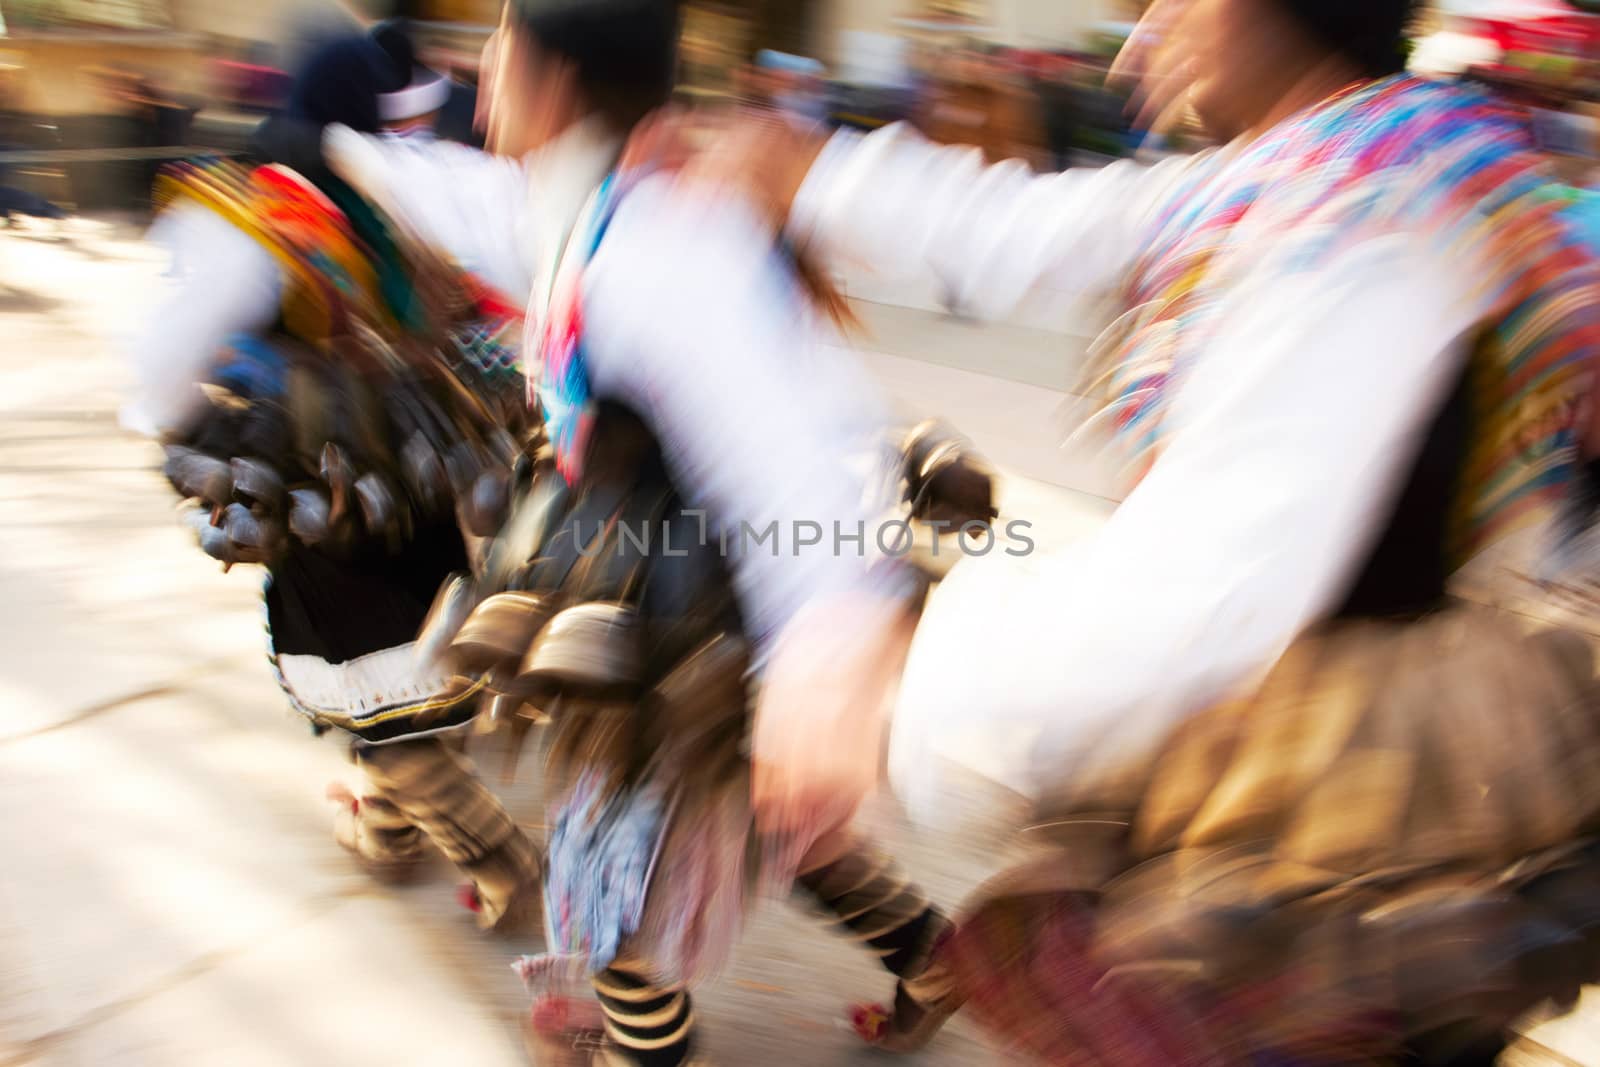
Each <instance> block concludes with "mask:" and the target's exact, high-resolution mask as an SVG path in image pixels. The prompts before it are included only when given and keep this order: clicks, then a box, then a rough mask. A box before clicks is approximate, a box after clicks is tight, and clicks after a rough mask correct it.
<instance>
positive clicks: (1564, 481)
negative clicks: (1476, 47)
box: [1095, 75, 1600, 563]
mask: <svg viewBox="0 0 1600 1067" xmlns="http://www.w3.org/2000/svg"><path fill="white" fill-rule="evenodd" d="M1540 164H1541V161H1540V159H1539V156H1538V154H1537V151H1536V148H1535V145H1534V142H1533V139H1532V136H1531V133H1530V131H1529V129H1528V126H1527V122H1526V119H1525V117H1524V116H1523V115H1522V114H1520V113H1519V112H1517V111H1515V110H1514V109H1512V108H1511V107H1509V106H1508V105H1506V104H1503V103H1501V102H1500V101H1498V100H1496V99H1495V98H1493V97H1492V96H1490V95H1488V94H1486V93H1483V92H1480V91H1477V90H1473V89H1468V88H1463V87H1459V86H1454V85H1447V84H1444V83H1437V82H1431V81H1425V80H1422V79H1418V78H1413V77H1410V76H1404V75H1402V76H1398V77H1395V78H1391V79H1387V80H1384V81H1381V82H1377V83H1373V84H1369V85H1366V86H1363V87H1359V88H1355V89H1352V90H1348V91H1346V92H1345V93H1343V94H1341V95H1339V96H1337V97H1335V98H1334V99H1332V100H1330V101H1328V102H1327V103H1325V104H1323V105H1321V106H1320V107H1317V108H1316V109H1314V110H1312V111H1310V112H1309V113H1307V114H1305V115H1303V116H1302V117H1300V118H1297V119H1294V120H1291V121H1290V122H1288V123H1286V124H1284V125H1283V126H1281V127H1280V128H1278V129H1276V130H1275V131H1273V132H1271V133H1269V134H1267V135H1266V136H1264V137H1263V138H1261V139H1260V140H1258V141H1257V142H1255V143H1254V144H1252V145H1250V146H1248V147H1246V148H1244V149H1243V150H1242V153H1241V154H1238V155H1233V156H1227V157H1225V156H1223V155H1217V156H1215V157H1212V158H1211V159H1210V160H1208V161H1206V162H1204V163H1200V164H1197V165H1196V167H1195V168H1194V172H1193V175H1192V178H1191V181H1190V183H1189V184H1188V186H1187V187H1186V188H1184V189H1181V190H1179V191H1177V192H1176V194H1175V195H1173V196H1171V198H1170V200H1169V201H1168V203H1167V205H1166V209H1165V211H1163V212H1161V213H1159V214H1158V215H1157V216H1156V217H1154V218H1153V219H1152V220H1151V222H1150V224H1149V230H1148V236H1147V240H1146V247H1147V248H1149V249H1150V251H1149V252H1148V253H1147V254H1146V255H1145V256H1144V258H1143V259H1142V260H1141V261H1140V262H1139V263H1138V264H1137V265H1136V266H1135V269H1134V271H1133V273H1132V278H1131V281H1130V283H1129V285H1128V288H1127V306H1128V307H1130V308H1132V309H1133V310H1132V311H1130V312H1129V313H1128V314H1127V315H1125V316H1124V317H1123V318H1122V319H1121V320H1119V322H1118V323H1117V324H1116V326H1114V327H1113V330H1112V331H1111V332H1110V333H1108V335H1107V336H1106V337H1105V338H1103V339H1102V341H1101V343H1100V345H1099V348H1098V351H1099V352H1100V353H1102V354H1103V355H1102V356H1101V361H1100V362H1099V365H1098V366H1097V367H1096V368H1095V373H1096V374H1098V375H1101V376H1102V382H1103V384H1104V385H1105V387H1106V389H1107V393H1108V398H1107V399H1108V403H1107V406H1106V408H1105V410H1104V411H1103V413H1102V416H1103V417H1104V418H1105V419H1108V420H1109V421H1110V422H1111V423H1112V424H1113V426H1114V428H1115V430H1116V433H1117V436H1119V437H1120V438H1121V439H1122V441H1123V443H1125V444H1126V445H1127V446H1128V447H1129V449H1130V451H1131V454H1132V455H1131V459H1132V470H1133V471H1134V472H1135V477H1136V478H1138V477H1142V476H1143V473H1144V472H1146V471H1148V470H1149V468H1150V466H1151V465H1152V464H1153V463H1154V462H1155V459H1156V457H1157V456H1158V455H1159V452H1160V447H1161V442H1162V439H1163V433H1164V427H1163V422H1164V416H1165V414H1166V412H1167V410H1168V407H1169V404H1170V402H1171V400H1172V397H1173V395H1174V394H1175V393H1176V392H1177V388H1176V386H1177V385H1178V383H1180V382H1181V381H1182V379H1183V376H1184V374H1185V372H1186V370H1187V369H1188V368H1189V367H1190V366H1192V364H1193V361H1194V360H1196V359H1200V358H1211V356H1210V354H1209V353H1208V351H1207V349H1208V341H1209V339H1210V337H1211V336H1212V335H1213V332H1214V330H1215V329H1216V327H1217V318H1218V314H1217V312H1218V308H1219V306H1220V304H1221V303H1222V301H1223V299H1224V298H1225V297H1226V296H1227V295H1228V294H1229V292H1230V287H1231V285H1232V284H1233V283H1234V282H1236V281H1237V280H1238V278H1239V277H1240V276H1241V275H1242V274H1243V273H1244V272H1245V271H1247V270H1249V269H1250V268H1251V267H1252V266H1253V265H1254V264H1256V263H1259V262H1260V259H1261V256H1262V254H1263V253H1264V252H1265V251H1270V252H1271V253H1272V254H1273V255H1274V257H1275V258H1279V259H1281V260H1282V261H1283V262H1285V263H1286V264H1287V265H1288V267H1287V269H1291V270H1300V269H1304V270H1312V269H1315V268H1316V267H1318V266H1319V265H1321V264H1323V263H1325V262H1328V261H1329V260H1330V259H1331V258H1332V257H1334V256H1335V255H1337V254H1338V253H1339V252H1341V251H1342V250H1344V249H1346V248H1348V247H1350V246H1351V245H1352V244H1353V243H1354V242H1358V241H1361V240H1365V239H1368V238H1371V237H1373V236H1376V235H1381V234H1384V233H1409V234H1415V235H1417V236H1419V237H1421V238H1422V239H1425V240H1428V241H1432V242H1436V243H1437V246H1438V249H1439V251H1440V252H1441V253H1444V254H1445V257H1446V258H1442V261H1447V262H1455V263H1460V264H1462V266H1463V271H1464V273H1465V272H1470V276H1469V277H1467V278H1466V280H1467V282H1468V283H1469V284H1472V285H1476V286H1480V287H1481V289H1480V290H1479V294H1480V295H1481V296H1483V297H1484V298H1485V299H1484V306H1486V307H1489V308H1491V309H1492V310H1491V312H1490V314H1489V315H1488V316H1487V317H1486V319H1485V321H1484V322H1483V323H1482V327H1483V330H1482V333H1481V335H1480V338H1481V339H1480V341H1479V343H1478V345H1477V347H1476V350H1475V352H1474V354H1473V359H1474V367H1473V374H1474V390H1475V395H1476V405H1477V412H1476V415H1477V423H1476V425H1477V432H1478V440H1477V442H1476V444H1475V446H1474V449H1473V452H1472V454H1471V456H1470V457H1469V460H1468V463H1467V468H1466V484H1465V485H1464V486H1463V487H1462V490H1461V492H1460V494H1459V501H1460V506H1459V514H1458V515H1457V516H1456V518H1455V522H1454V527H1455V532H1454V535H1453V537H1452V545H1451V546H1450V547H1451V555H1452V558H1453V559H1455V560H1456V562H1458V563H1460V562H1464V561H1465V559H1467V558H1470V556H1471V555H1472V554H1473V553H1474V552H1475V551H1477V550H1478V549H1479V548H1481V547H1483V546H1484V545H1485V544H1486V543H1487V542H1489V541H1490V540H1492V539H1494V538H1496V537H1497V536H1499V535H1502V534H1504V533H1507V532H1509V531H1510V530H1511V529H1512V528H1514V527H1516V526H1517V525H1519V524H1520V523H1522V522H1524V521H1527V520H1529V519H1530V518H1533V517H1535V516H1536V515H1539V514H1541V513H1542V512H1543V511H1544V509H1545V508H1546V506H1548V505H1552V504H1555V503H1557V502H1558V501H1559V500H1560V499H1561V498H1562V497H1563V496H1564V494H1565V493H1566V491H1567V489H1568V486H1569V484H1570V480H1571V478H1572V475H1573V472H1574V469H1575V468H1574V458H1575V457H1574V443H1575V431H1576V425H1575V424H1576V419H1577V414H1578V404H1579V397H1580V396H1581V393H1582V389H1583V385H1584V381H1585V379H1586V377H1587V375H1588V374H1589V372H1590V370H1591V368H1592V357H1593V356H1594V355H1595V354H1596V353H1597V352H1600V274H1597V272H1596V268H1595V266H1594V263H1593V261H1592V258H1591V257H1590V255H1589V254H1588V253H1587V250H1586V249H1585V248H1584V247H1583V245H1582V242H1581V241H1580V239H1579V238H1578V235H1577V234H1576V233H1575V232H1574V231H1573V229H1572V227H1571V226H1570V223H1569V221H1568V219H1567V218H1566V217H1565V216H1564V213H1563V209H1564V208H1565V207H1566V205H1567V198H1566V197H1565V196H1564V194H1563V193H1562V191H1561V190H1560V188H1559V187H1558V186H1556V185H1554V184H1553V183H1552V182H1551V180H1550V179H1549V178H1548V177H1547V176H1546V174H1545V173H1544V171H1543V169H1542V167H1541V165H1540ZM1285 242H1292V244H1285ZM1285 253H1287V256H1286V258H1285ZM1290 313H1292V312H1290Z"/></svg>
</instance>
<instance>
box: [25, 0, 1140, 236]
mask: <svg viewBox="0 0 1600 1067" xmlns="http://www.w3.org/2000/svg"><path fill="white" fill-rule="evenodd" d="M204 6H206V5H205V3H204V0H200V2H196V0H191V2H190V3H189V4H188V5H185V4H184V3H181V2H173V3H165V2H156V0H148V2H139V0H130V2H126V3H94V4H81V3H70V2H61V3H42V2H28V0H21V2H19V0H0V152H6V153H10V154H11V156H10V159H11V162H10V163H6V162H0V167H5V168H6V172H7V177H5V178H4V179H3V180H4V182H5V184H7V185H10V186H14V187H19V188H22V189H25V190H26V191H27V192H28V193H29V194H30V195H34V196H40V197H44V198H46V199H48V200H50V201H51V202H54V203H61V204H66V205H67V206H68V207H70V208H76V209H83V210H94V209H104V208H120V209H137V208H139V207H140V206H141V205H142V203H143V201H144V200H145V199H146V194H147V191H148V188H149V179H150V178H151V176H152V175H153V173H154V171H155V170H156V169H158V168H159V167H160V166H161V165H162V164H163V163H164V162H167V161H169V160H171V159H177V158H183V157H184V156H186V155H190V154H193V152H194V150H196V149H204V150H211V151H215V152H218V153H224V154H226V153H230V152H234V151H238V150H240V149H241V148H242V147H243V146H244V145H245V144H246V143H247V141H248V138H249V136H250V133H251V131H252V130H253V129H254V127H255V125H256V124H257V123H258V122H259V121H260V119H261V117H262V116H264V115H265V114H268V113H270V112H272V111H273V110H274V109H276V108H278V107H280V106H282V104H283V103H284V99H285V94H286V93H287V90H288V85H289V74H288V73H287V72H288V71H291V70H293V69H295V66H296V63H297V61H298V57H300V56H302V55H304V54H305V53H306V52H307V50H308V49H309V48H310V47H311V46H313V45H314V44H315V43H316V42H317V41H319V40H321V39H323V38H325V37H326V36H327V35H328V34H329V33H330V32H335V31H337V30H338V29H340V28H341V27H347V26H349V25H350V24H351V23H352V22H353V21H355V20H358V19H372V18H381V17H393V16H397V15H398V16H401V17H409V18H413V19H416V20H417V26H418V30H417V38H418V40H419V41H420V42H421V45H422V50H423V58H424V59H425V60H426V62H427V63H428V65H429V66H430V67H432V68H433V69H435V70H439V71H443V72H445V73H448V74H450V75H451V76H452V77H454V78H455V79H456V80H457V81H458V82H461V83H463V84H466V85H469V86H470V85H472V84H473V83H475V82H476V80H477V76H478V72H477V58H478V53H479V51H480V49H481V46H482V42H483V40H484V39H485V38H486V36H487V34H488V32H489V30H490V29H491V28H492V19H493V16H494V14H495V11H494V7H493V5H487V6H484V5H473V4H471V3H456V4H449V3H433V4H428V3H415V2H411V3H406V2H402V3H371V4H360V3H342V2H337V0H325V2H323V3H316V2H296V0H284V2H282V3H276V4H268V5H263V6H265V7H267V8H270V9H273V15H274V17H273V18H271V19H270V20H266V21H262V22H260V24H259V26H256V27H251V26H248V25H246V24H245V20H241V21H240V22H239V23H238V24H237V25H236V26H230V24H229V23H228V22H227V21H226V20H225V19H222V18H221V17H220V16H219V15H217V14H216V13H215V12H210V15H211V18H210V21H209V22H208V21H207V19H205V18H201V17H198V16H197V15H196V14H195V11H197V10H199V9H200V8H202V7H204ZM225 6H226V4H225V3H224V2H223V0H210V4H209V7H211V8H216V7H225ZM746 6H747V7H749V8H750V9H751V10H754V9H756V8H760V7H761V6H762V5H746ZM746 6H741V5H738V4H716V3H713V4H699V5H689V10H688V11H687V12H686V29H685V40H684V50H683V77H682V86H681V95H682V97H683V99H684V100H686V101H689V102H692V103H694V104H695V105H697V106H708V107H719V106H728V105H730V104H732V103H733V102H735V101H737V102H741V103H743V104H746V105H756V106H763V107H777V108H781V109H783V110H786V111H788V112H791V113H793V114H794V115H795V116H796V117H798V118H801V119H804V120H807V121H812V122H817V123H824V124H829V125H834V126H849V127H854V128H859V129H873V128H876V127H879V126H883V125H885V124H888V123H891V122H896V121H903V120H909V121H912V122H915V123H916V124H917V125H919V126H920V127H922V128H923V129H924V130H925V131H926V132H928V133H929V134H930V135H931V136H933V137H935V138H938V139H941V140H947V141H951V142H959V143H973V144H978V145H980V146H981V147H983V148H984V150H985V152H986V153H987V154H988V155H989V156H990V157H992V158H995V159H1000V158H1006V157H1019V158H1023V159H1026V160H1028V161H1029V162H1030V163H1033V164H1034V165H1036V166H1039V167H1058V166H1064V165H1068V164H1073V163H1077V164H1085V163H1093V162H1096V161H1102V160H1105V159H1109V158H1115V157H1120V156H1124V155H1127V154H1130V153H1131V152H1132V151H1133V150H1134V149H1135V148H1136V147H1137V145H1138V139H1137V138H1136V137H1135V136H1134V134H1133V132H1132V131H1131V129H1130V127H1129V121H1128V117H1127V115H1126V113H1125V111H1126V108H1125V99H1124V98H1123V97H1122V96H1119V95H1117V94H1116V93H1113V92H1111V91H1109V90H1108V89H1106V87H1105V73H1106V70H1107V67H1108V65H1109V63H1110V59H1111V57H1112V56H1113V55H1114V54H1115V51H1116V48H1117V47H1118V46H1119V44H1120V43H1121V40H1122V37H1123V36H1124V35H1125V33H1126V29H1127V24H1125V23H1122V22H1108V23H1104V24H1098V23H1096V24H1093V25H1092V27H1091V29H1090V30H1089V31H1086V32H1082V33H1078V34H1076V35H1075V36H1076V37H1077V38H1078V39H1077V40H1074V41H1071V42H1062V46H1061V47H1058V48H1050V49H1044V48H1040V49H1028V50H1025V49H1020V48H1014V47H1002V46H1000V45H998V44H995V43H994V42H993V40H992V29H991V27H989V26H988V25H986V24H985V22H984V21H983V20H982V19H981V18H973V17H971V16H961V15H953V14H950V13H949V12H934V13H933V14H932V15H929V13H928V12H927V11H923V10H918V9H917V8H918V5H915V4H908V5H906V7H907V11H906V15H907V17H899V18H894V19H891V20H889V26H888V32H885V33H860V32H841V33H835V34H831V35H829V34H827V33H825V32H819V31H818V30H817V29H816V28H815V27H811V28H807V27H808V23H809V22H815V21H817V20H816V18H815V17H814V14H808V12H806V11H804V10H801V9H803V8H806V7H810V6H814V5H806V4H799V5H791V6H794V7H796V9H797V11H798V12H799V14H798V15H795V14H791V15H790V16H789V17H788V18H786V19H779V20H777V21H776V22H773V21H772V20H770V19H769V20H768V22H769V23H771V24H770V25H764V24H763V23H762V20H761V19H760V17H759V12H757V17H752V15H751V10H746V9H745V7H746ZM766 6H767V7H773V6H782V5H766ZM922 6H923V7H927V8H936V7H939V6H940V5H922ZM945 6H948V5H945ZM1069 6H1070V5H1069ZM186 7H187V9H188V10H186ZM1128 13H1129V14H1133V13H1136V11H1132V10H1130V11H1129V12H1128ZM224 14H225V13H224ZM910 16H918V17H910ZM219 21H220V23H221V25H222V26H223V27H224V28H225V29H229V30H230V33H218V32H216V29H217V24H218V22H219ZM187 24H194V27H195V28H191V27H190V26H189V25H187ZM796 26H799V27H800V28H799V29H798V30H797V29H796V28H795V27H796ZM232 33H237V34H240V36H232V35H231V34H232ZM819 36H833V37H839V38H845V40H842V41H839V42H837V46H836V47H835V46H832V45H830V46H829V47H826V48H824V47H817V45H818V43H819V42H818V41H817V40H816V39H817V38H818V37H819ZM807 45H811V46H813V47H811V48H809V49H807V48H806V46H807ZM791 49H793V50H791ZM803 51H813V52H824V53H834V55H833V56H830V57H829V58H831V59H834V60H835V62H834V64H833V65H832V66H830V65H829V64H828V62H826V61H825V59H824V58H819V57H817V56H813V55H807V54H800V53H801V52H803ZM840 53H850V55H846V56H841V55H840ZM162 149H170V150H171V151H170V152H163V151H162ZM17 152H25V153H27V154H26V155H25V156H21V157H18V156H16V155H15V153H17ZM18 159H20V160H21V162H17V160H18Z"/></svg>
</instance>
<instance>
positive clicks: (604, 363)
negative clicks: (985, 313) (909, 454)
mask: <svg viewBox="0 0 1600 1067" xmlns="http://www.w3.org/2000/svg"><path fill="white" fill-rule="evenodd" d="M584 316H585V322H586V331H587V332H586V334H585V346H584V348H585V354H586V357H587V360H588V367H589V374H590V379H591V382H592V384H593V388H594V389H595V390H596V392H597V393H598V394H602V395H605V396H609V397H612V398H615V399H618V400H620V401H622V402H625V403H627V404H628V405H629V406H631V407H633V408H634V409H635V410H636V411H637V412H638V413H639V414H640V415H641V417H642V418H644V419H645V420H646V421H647V422H648V423H649V424H650V425H651V427H652V429H653V430H654V431H655V433H656V435H657V436H658V438H659V439H660V441H661V443H662V447H663V451H664V454H665V456H666V458H667V462H668V464H669V466H670V468H671V469H672V471H673V474H674V477H675V478H676V479H677V481H678V485H679V487H680V491H682V492H683V494H684V496H685V497H686V498H688V499H689V500H691V501H693V502H694V503H695V504H696V505H697V506H700V507H704V508H706V509H707V511H708V512H709V517H710V523H709V525H710V528H711V529H712V530H713V531H719V530H720V531H725V532H726V533H727V535H728V537H729V538H730V541H729V553H730V559H731V563H732V567H733V577H734V581H735V584H736V586H737V588H738V591H739V594H740V598H741V604H742V606H743V607H744V610H745V614H746V618H747V621H748V622H749V624H750V625H751V626H752V628H753V631H754V633H755V636H756V638H757V641H758V644H760V645H761V647H762V649H763V650H765V648H766V647H767V645H768V643H769V641H770V639H771V638H772V637H773V636H774V635H775V634H776V632H777V631H778V630H779V629H780V628H781V627H782V626H783V625H784V624H785V623H787V622H788V621H789V619H790V618H792V617H793V615H794V613H795V612H796V611H798V610H799V608H800V607H801V606H803V605H804V604H805V603H807V602H808V601H809V600H810V599H811V598H812V597H815V596H819V595H823V594H827V593H833V592H843V591H845V590H848V589H851V588H854V587H856V586H857V585H858V583H860V582H862V581H864V580H865V575H866V571H867V563H866V556H867V555H868V553H870V550H871V540H872V533H871V532H870V526H869V518H870V517H871V516H872V514H873V513H874V512H873V509H872V506H871V503H870V501H871V492H870V488H869V487H870V486H871V485H872V484H873V481H872V475H871V473H870V472H869V471H868V470H867V469H866V468H865V466H864V465H863V464H862V463H860V462H859V459H860V455H859V453H858V452H857V451H856V450H855V449H854V448H853V447H852V446H853V443H854V442H857V441H860V440H862V437H863V434H867V435H869V436H870V435H874V434H875V435H881V434H882V432H883V429H884V427H885V426H886V425H887V416H886V412H887V407H886V405H885V404H884V403H883V401H882V398H881V397H880V396H879V395H878V393H877V391H876V388H875V387H874V385H873V384H872V382H871V380H870V379H869V378H868V377H867V375H866V374H865V372H864V371H863V370H862V369H861V368H860V367H859V366H858V365H857V364H856V362H855V359H854V356H853V355H852V354H850V353H848V352H845V351H844V350H842V349H839V348H837V347H831V346H829V345H827V344H825V343H824V341H825V340H826V339H827V338H828V337H829V336H830V335H829V333H828V331H827V330H826V328H825V327H824V326H822V325H821V324H820V323H818V322H817V321H816V320H815V318H814V317H813V315H812V314H811V312H810V309H809V307H808V306H807V303H806V301H805V298H804V297H803V296H802V295H801V294H800V293H799V292H798V291H797V289H796V284H795V282H794V280H793V278H792V276H791V273H790V271H789V270H788V269H787V267H786V265H785V264H784V263H783V262H782V261H781V260H780V259H779V258H778V255H777V253H776V252H775V249H774V240H773V234H772V233H771V231H770V230H769V229H767V228H765V227H764V226H762V225H761V224H760V223H759V222H758V221H757V216H756V214H755V213H754V212H753V211H752V210H750V209H749V208H748V207H747V206H746V205H744V204H742V203H737V202H732V203H730V202H726V201H724V202H713V201H710V200H700V199H698V195H697V194H694V193H690V192H681V191H680V192H676V193H674V192H671V191H670V190H669V189H668V187H667V186H666V185H665V184H664V183H661V182H650V183H646V184H645V185H643V186H641V187H640V188H639V189H637V190H636V191H634V192H633V193H631V194H630V195H629V196H628V198H627V199H626V201H625V202H624V203H623V205H622V206H621V209H620V210H619V212H618V213H617V215H616V217H615V219H614V220H613V222H612V224H611V228H610V230H609V231H608V234H607V237H606V239H605V241H604V243H603V244H602V245H601V247H600V250H599V252H598V254H597V255H596V257H595V259H594V261H593V262H592V263H591V264H590V266H589V271H588V274H587V275H586V277H585V286H584ZM872 439H875V437H874V438H872ZM746 524H748V528H749V530H750V531H753V533H752V534H751V535H750V537H749V538H745V539H744V543H743V545H742V548H743V550H742V551H741V550H740V548H741V539H742V538H744V535H743V533H742V531H743V530H744V528H745V526H746ZM807 524H815V526H814V527H813V526H810V525H807ZM773 526H775V527H776V535H775V539H774V540H769V541H763V542H762V544H761V547H759V548H756V547H754V544H755V542H754V537H755V535H757V534H764V533H765V532H766V531H767V530H768V528H769V527H773ZM836 530H837V531H839V532H841V533H842V534H843V535H844V536H845V537H846V538H855V537H859V538H860V540H845V541H842V542H840V541H836V539H835V532H836ZM813 537H816V538H820V543H817V544H810V545H808V544H806V543H805V542H806V541H808V540H810V539H811V538H813Z"/></svg>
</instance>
